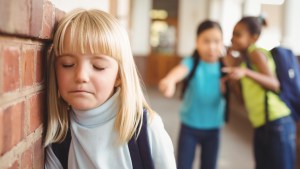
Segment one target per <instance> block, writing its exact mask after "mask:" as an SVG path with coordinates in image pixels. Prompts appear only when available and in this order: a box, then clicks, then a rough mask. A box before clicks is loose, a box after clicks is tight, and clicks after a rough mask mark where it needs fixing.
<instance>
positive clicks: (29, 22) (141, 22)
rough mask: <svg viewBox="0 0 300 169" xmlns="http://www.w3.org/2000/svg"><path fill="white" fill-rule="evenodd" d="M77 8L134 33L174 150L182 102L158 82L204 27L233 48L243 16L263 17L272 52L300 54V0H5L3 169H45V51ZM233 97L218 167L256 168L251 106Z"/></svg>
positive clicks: (0, 0) (0, 50)
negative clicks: (213, 24) (217, 28)
mask: <svg viewBox="0 0 300 169" xmlns="http://www.w3.org/2000/svg"><path fill="white" fill-rule="evenodd" d="M77 7H81V8H86V9H90V8H97V9H101V10H104V11H106V12H108V13H110V14H112V15H114V16H115V17H116V18H117V19H118V20H119V21H120V23H121V25H122V26H123V27H124V28H125V29H126V30H127V32H128V35H129V38H130V41H131V46H132V51H133V54H134V59H135V61H136V64H137V67H138V70H139V73H140V74H141V77H142V79H143V82H144V83H145V86H146V88H145V93H146V94H147V99H148V100H149V102H150V104H151V106H152V107H153V108H154V109H155V110H156V111H157V112H158V113H159V114H160V115H161V117H162V119H163V121H164V124H165V128H166V130H167V132H168V133H169V134H170V136H171V139H172V141H173V145H174V149H175V152H176V151H177V150H176V149H177V147H176V146H177V137H178V130H179V125H180V122H179V117H178V116H179V113H178V112H179V106H180V104H181V100H180V99H179V96H178V95H177V96H176V97H174V98H172V99H166V98H164V97H162V95H161V94H160V93H159V92H158V90H157V83H158V81H159V80H160V79H161V78H162V77H163V76H165V75H166V73H167V72H168V71H169V70H170V69H171V68H173V67H174V66H175V65H176V64H178V63H179V62H180V60H181V59H182V58H183V57H186V56H188V55H190V54H191V53H192V51H193V49H194V48H195V40H196V33H195V32H196V27H197V25H198V24H199V23H200V22H202V21H203V20H205V19H212V20H215V21H218V22H219V23H220V24H221V26H222V28H223V32H224V43H225V45H227V46H230V39H231V36H232V30H233V26H234V25H235V24H236V22H237V21H238V20H239V19H240V18H241V17H242V16H246V15H247V16H249V15H251V16H259V15H263V16H264V17H265V18H266V20H267V22H268V26H267V27H266V28H264V29H263V32H262V35H261V37H260V39H259V41H258V44H259V45H260V46H262V47H264V48H266V49H271V48H273V47H275V46H278V45H282V46H285V47H288V48H290V49H292V50H293V52H294V53H295V54H296V55H297V56H298V55H300V48H299V46H300V31H299V27H300V22H299V18H300V10H299V7H300V1H298V0H72V1H69V0H9V1H8V0H0V169H7V168H11V169H15V168H16V169H19V168H37V169H40V168H43V165H44V163H43V159H44V150H43V148H42V147H41V136H42V131H43V120H42V119H43V116H44V113H45V73H44V71H45V70H44V68H45V64H46V59H45V58H46V57H45V56H46V52H47V51H46V50H45V49H47V47H49V45H50V44H51V40H52V37H53V29H54V27H55V24H56V23H57V21H58V20H59V19H60V18H61V17H62V16H63V15H64V13H65V12H68V11H70V10H72V9H74V8H77ZM298 58H299V57H298ZM231 99H232V100H233V101H232V102H231V106H230V110H231V111H230V122H229V123H228V124H226V125H225V127H224V129H223V133H222V141H221V152H220V158H219V168H220V169H252V168H254V163H253V155H252V129H251V126H250V123H249V121H248V120H247V117H246V116H247V115H246V112H245V110H244V108H243V107H242V106H241V105H240V103H239V102H236V100H237V99H236V98H234V97H233V98H231ZM299 128H300V127H299V124H298V143H297V145H298V150H297V151H298V154H300V149H299V145H300V142H299V140H300V134H299V130H300V129H299ZM200 151H201V150H200V149H199V150H198V151H197V157H196V160H195V163H194V168H198V165H199V159H200V158H199V152H200ZM299 159H300V158H299V156H298V162H299V161H300V160H299ZM299 168H300V165H298V169H299Z"/></svg>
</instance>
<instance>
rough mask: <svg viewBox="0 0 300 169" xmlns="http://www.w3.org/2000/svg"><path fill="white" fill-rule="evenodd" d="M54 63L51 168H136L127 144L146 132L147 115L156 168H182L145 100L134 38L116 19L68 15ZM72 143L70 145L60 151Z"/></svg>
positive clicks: (47, 141)
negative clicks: (64, 155)
mask: <svg viewBox="0 0 300 169" xmlns="http://www.w3.org/2000/svg"><path fill="white" fill-rule="evenodd" d="M47 59H48V60H47V61H48V63H47V64H48V69H47V77H48V79H47V80H48V81H47V84H48V87H47V94H48V96H47V99H48V100H47V105H48V114H47V122H46V126H45V137H44V146H45V147H46V160H45V168H48V169H54V168H55V169H58V168H60V169H62V168H69V169H71V168H72V169H79V168H89V169H94V168H95V169H96V168H101V169H112V168H122V169H123V168H124V169H127V168H128V169H131V168H134V166H135V164H133V163H132V161H133V159H132V158H133V157H132V156H131V154H130V150H129V148H128V146H127V145H128V142H129V141H130V140H131V139H132V138H133V137H134V138H135V139H136V138H137V134H139V132H140V131H141V126H142V123H143V109H144V110H145V111H144V112H147V116H146V117H148V119H149V120H148V121H147V122H146V123H147V127H148V128H147V131H146V132H147V135H148V143H149V148H150V153H151V159H149V160H152V161H153V166H154V168H156V169H159V168H161V169H167V168H168V169H169V168H170V169H173V168H176V167H175V162H174V155H173V147H172V142H171V140H170V138H169V136H168V134H167V132H166V131H165V129H164V126H163V123H162V120H161V118H160V117H159V116H158V115H157V114H156V113H155V112H154V111H153V110H152V109H151V108H150V106H149V105H148V103H147V102H146V100H145V98H144V95H143V92H142V88H141V85H140V80H139V78H138V74H137V70H136V66H135V63H134V60H133V56H132V53H131V47H130V43H129V40H128V37H127V34H126V32H125V30H124V29H123V28H122V27H121V26H120V25H119V24H118V22H117V20H116V19H115V18H114V17H112V16H111V15H109V14H107V13H105V12H103V11H100V10H83V9H76V10H73V11H71V12H69V13H67V14H66V16H65V17H64V18H63V19H62V20H61V21H60V22H59V24H58V27H57V30H56V32H55V34H54V40H53V48H52V50H51V53H50V55H49V56H48V58H47ZM68 133H69V135H68ZM69 137H70V138H71V139H70V143H69V144H68V145H67V146H64V145H65V144H60V143H65V142H64V141H65V140H67V139H68V138H69ZM56 144H59V145H60V147H62V148H60V149H59V151H61V150H62V149H65V148H66V149H67V150H68V151H67V158H66V159H64V160H62V161H60V160H61V159H60V158H59V157H58V156H60V155H59V154H58V155H57V153H56V152H55V151H58V150H55V151H54V148H53V147H54V145H56ZM145 144H146V142H145ZM63 163H64V164H63ZM66 166H67V167H66Z"/></svg>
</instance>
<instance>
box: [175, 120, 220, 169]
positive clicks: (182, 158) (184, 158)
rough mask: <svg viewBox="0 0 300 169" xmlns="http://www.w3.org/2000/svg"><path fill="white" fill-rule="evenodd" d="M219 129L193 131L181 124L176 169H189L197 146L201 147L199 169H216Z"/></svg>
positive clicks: (193, 129)
mask: <svg viewBox="0 0 300 169" xmlns="http://www.w3.org/2000/svg"><path fill="white" fill-rule="evenodd" d="M219 142H220V129H207V130H202V129H195V128H191V127H188V126H186V125H184V124H181V129H180V134H179V143H178V156H177V158H178V159H177V168H178V169H191V168H192V164H193V161H194V157H195V150H196V146H197V144H199V145H200V146H201V157H200V158H201V159H200V160H201V166H200V168H201V169H216V166H217V158H218V151H219Z"/></svg>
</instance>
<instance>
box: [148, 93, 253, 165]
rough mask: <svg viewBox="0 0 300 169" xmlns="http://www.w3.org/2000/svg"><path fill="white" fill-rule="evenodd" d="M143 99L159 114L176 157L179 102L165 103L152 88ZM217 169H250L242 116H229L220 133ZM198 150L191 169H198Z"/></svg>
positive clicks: (247, 128)
mask: <svg viewBox="0 0 300 169" xmlns="http://www.w3.org/2000/svg"><path fill="white" fill-rule="evenodd" d="M146 96H147V98H148V101H149V102H150V105H151V106H152V108H153V109H154V110H155V111H156V112H158V114H160V116H161V118H162V120H163V122H164V125H165V128H166V130H167V132H168V133H169V135H170V137H171V139H172V141H173V145H174V150H175V154H176V149H177V138H178V133H179V125H180V122H179V114H178V111H179V107H180V104H181V102H180V99H179V97H178V96H177V97H175V98H172V99H167V98H164V97H163V96H162V94H160V93H159V92H158V90H157V89H156V88H150V87H148V88H147V93H146ZM220 146H221V148H220V154H219V161H218V169H253V168H254V163H253V156H252V129H251V126H250V123H249V121H248V120H247V119H246V117H245V114H237V113H236V114H231V115H230V122H229V123H228V124H226V125H225V126H224V128H223V130H222V137H221V145H220ZM199 154H200V148H199V147H198V149H197V153H196V157H195V160H194V164H193V169H198V168H199V163H200V157H199Z"/></svg>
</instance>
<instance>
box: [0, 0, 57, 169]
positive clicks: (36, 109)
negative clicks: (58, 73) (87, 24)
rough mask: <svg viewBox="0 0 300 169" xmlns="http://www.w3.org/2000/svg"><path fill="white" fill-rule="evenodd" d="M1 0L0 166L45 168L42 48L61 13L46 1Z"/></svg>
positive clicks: (43, 65) (43, 56)
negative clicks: (42, 139)
mask: <svg viewBox="0 0 300 169" xmlns="http://www.w3.org/2000/svg"><path fill="white" fill-rule="evenodd" d="M0 3H1V5H0V21H1V22H0V169H20V168H22V169H23V168H37V169H41V168H43V165H44V162H43V159H44V150H43V147H42V144H41V143H42V141H41V136H42V130H43V126H42V119H43V114H44V113H45V86H44V83H45V74H44V72H45V71H44V68H45V59H46V55H45V54H44V51H45V49H46V48H47V46H48V44H49V43H50V42H51V38H52V30H53V27H54V25H55V22H56V21H57V20H58V19H59V18H60V17H61V16H62V15H63V13H62V12H60V11H59V10H57V9H56V8H55V7H54V6H53V5H52V4H51V2H50V1H47V0H0Z"/></svg>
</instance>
